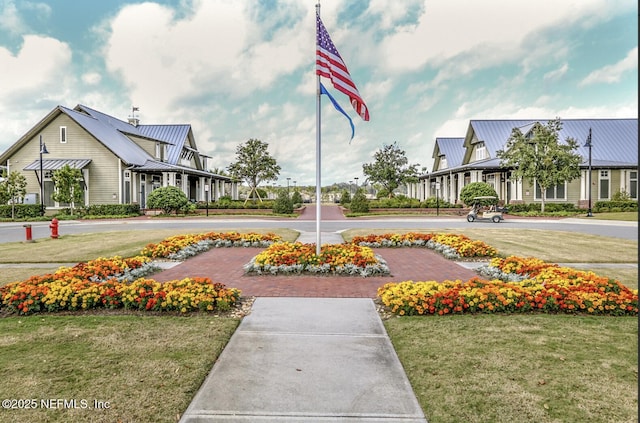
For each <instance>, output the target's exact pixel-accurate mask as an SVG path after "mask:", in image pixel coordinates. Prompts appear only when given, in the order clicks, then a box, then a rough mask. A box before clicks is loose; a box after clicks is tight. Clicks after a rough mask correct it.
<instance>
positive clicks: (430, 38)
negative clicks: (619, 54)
mask: <svg viewBox="0 0 640 423" xmlns="http://www.w3.org/2000/svg"><path fill="white" fill-rule="evenodd" d="M632 7H634V6H633V2H631V1H628V0H620V1H617V2H615V4H611V2H607V1H606V0H588V1H587V0H585V1H580V2H571V1H556V0H544V1H534V2H521V1H509V0H487V1H482V2H477V1H469V2H465V3H464V5H460V4H459V3H458V2H452V1H448V0H433V1H428V2H427V1H425V7H424V11H423V14H422V16H421V17H420V19H419V23H418V25H417V26H415V27H400V28H398V29H397V30H396V31H395V32H394V33H392V34H391V35H389V36H388V37H387V38H386V39H384V40H383V42H382V43H381V46H380V49H379V52H380V56H381V57H384V58H385V59H386V60H384V61H383V60H380V62H381V63H384V64H386V66H387V72H397V71H400V72H403V71H413V70H417V69H420V68H422V67H423V66H430V67H436V66H440V65H442V64H443V63H444V62H446V61H448V60H450V59H453V58H456V57H458V56H462V55H464V59H466V58H467V56H468V54H469V53H471V52H474V51H478V50H480V51H482V52H483V54H482V56H484V58H483V57H480V58H479V59H480V60H476V61H475V63H473V64H470V65H467V66H468V67H469V68H471V69H478V68H484V67H486V66H488V65H494V64H498V63H503V62H511V61H512V60H513V59H514V52H516V54H515V58H516V59H517V57H524V56H526V48H525V47H526V43H525V42H526V41H527V40H528V39H535V38H536V37H537V34H539V33H541V32H542V31H545V30H548V29H550V28H553V27H558V28H562V27H567V26H569V25H571V24H573V23H575V22H581V23H582V24H583V25H584V24H585V22H587V21H589V22H591V23H594V22H597V21H604V20H606V19H610V17H611V16H610V15H611V14H612V13H620V12H621V11H624V10H628V9H629V8H632ZM587 18H588V19H587ZM459 62H461V63H459V64H463V65H464V63H462V62H463V60H460V61H459ZM485 62H486V63H485ZM467 72H468V71H467Z"/></svg>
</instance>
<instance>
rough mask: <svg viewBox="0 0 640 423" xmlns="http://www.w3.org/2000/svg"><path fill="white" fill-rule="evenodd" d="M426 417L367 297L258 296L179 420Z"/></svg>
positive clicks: (369, 422)
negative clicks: (250, 310) (249, 312)
mask: <svg viewBox="0 0 640 423" xmlns="http://www.w3.org/2000/svg"><path fill="white" fill-rule="evenodd" d="M249 421H251V422H358V423H373V422H379V423H381V422H386V423H390V422H405V423H426V419H425V417H424V414H423V412H422V409H421V408H420V406H419V404H418V402H417V400H416V397H415V395H414V393H413V390H412V389H411V386H410V384H409V381H408V380H407V377H406V375H405V373H404V370H403V368H402V366H401V364H400V361H399V360H398V357H397V355H396V353H395V350H394V349H393V346H392V344H391V341H390V340H389V337H388V336H387V333H386V331H385V329H384V326H383V325H382V321H381V320H380V317H379V316H378V313H377V312H376V309H375V305H374V304H373V301H372V300H371V299H367V298H280V297H276V298H257V299H256V300H255V302H254V305H253V309H252V312H251V314H250V315H249V316H247V317H245V318H244V320H243V321H242V323H241V324H240V326H239V327H238V329H237V330H236V332H235V333H234V334H233V336H232V337H231V340H230V341H229V343H228V344H227V346H226V348H225V349H224V351H223V352H222V354H221V355H220V357H219V358H218V361H217V362H216V363H215V365H214V366H213V370H212V371H211V373H210V374H209V375H208V376H207V378H206V380H205V382H204V383H203V385H202V386H201V388H200V390H199V391H198V393H197V394H196V396H195V397H194V399H193V401H192V402H191V404H190V405H189V407H188V409H187V410H186V411H185V413H184V415H183V416H182V419H181V420H180V422H182V423H205V422H227V423H235V422H249Z"/></svg>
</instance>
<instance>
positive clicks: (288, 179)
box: [287, 178, 291, 197]
mask: <svg viewBox="0 0 640 423" xmlns="http://www.w3.org/2000/svg"><path fill="white" fill-rule="evenodd" d="M290 180H291V178H287V197H288V196H289V181H290Z"/></svg>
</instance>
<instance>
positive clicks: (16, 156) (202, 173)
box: [0, 104, 238, 209]
mask: <svg viewBox="0 0 640 423" xmlns="http://www.w3.org/2000/svg"><path fill="white" fill-rule="evenodd" d="M136 110H137V109H136V108H134V110H133V113H132V115H131V116H130V117H129V118H128V121H127V122H125V121H123V120H120V119H117V118H115V117H113V116H109V115H107V114H105V113H102V112H99V111H97V110H94V109H91V108H89V107H87V106H84V105H81V104H79V105H77V106H76V107H75V108H73V109H69V108H67V107H64V106H57V107H56V108H54V109H53V110H52V111H51V112H49V114H47V115H46V116H45V117H44V118H43V119H42V120H41V121H40V122H38V123H36V125H35V126H33V127H32V128H31V129H30V130H29V131H28V132H27V133H26V134H24V135H23V136H22V137H21V138H20V139H19V140H18V141H16V142H15V143H14V144H13V145H12V146H11V147H9V149H7V150H6V151H5V152H3V153H2V154H1V155H0V165H2V166H5V167H6V168H7V171H8V172H12V171H18V172H20V173H22V174H23V175H24V176H25V177H26V179H27V192H28V195H27V198H29V199H34V198H35V199H36V202H38V203H39V195H40V192H43V194H44V195H43V197H42V200H43V203H44V205H45V206H47V207H48V208H54V209H55V208H60V207H65V206H67V205H66V204H59V203H56V202H54V201H53V200H52V198H51V195H52V194H53V192H54V190H55V186H54V184H53V181H52V179H51V176H52V174H53V172H54V171H55V170H57V169H60V168H61V167H63V166H65V165H69V166H70V167H72V168H76V169H80V170H81V172H82V176H83V185H84V190H85V192H84V194H85V195H84V204H85V205H90V204H132V203H137V204H139V205H140V207H141V208H142V209H144V208H146V200H147V196H148V195H149V193H150V192H151V191H153V190H154V189H156V188H159V187H162V186H176V187H178V188H180V189H181V190H182V191H183V192H184V193H185V194H186V195H187V197H188V198H189V199H191V200H193V201H207V200H209V201H215V200H217V199H218V198H220V197H222V196H224V195H229V196H231V197H232V198H234V199H236V198H237V196H238V186H237V183H235V182H233V181H232V180H231V178H229V177H227V176H223V175H217V174H214V173H213V172H210V171H209V170H207V168H208V166H209V163H208V159H210V158H211V157H210V156H207V155H205V154H202V153H200V152H199V151H198V148H197V146H196V142H195V137H194V135H193V130H192V128H191V125H189V124H180V125H141V124H140V121H139V119H138V118H137V117H136V115H135V111H136ZM43 145H44V148H42V149H41V146H43ZM41 151H42V153H43V154H41ZM41 182H42V183H43V185H42V186H41ZM41 188H42V189H41ZM32 201H33V200H32Z"/></svg>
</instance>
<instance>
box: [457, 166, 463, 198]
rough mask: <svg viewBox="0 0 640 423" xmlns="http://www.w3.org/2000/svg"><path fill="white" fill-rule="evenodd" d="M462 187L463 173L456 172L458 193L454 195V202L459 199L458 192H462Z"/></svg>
mask: <svg viewBox="0 0 640 423" xmlns="http://www.w3.org/2000/svg"><path fill="white" fill-rule="evenodd" d="M462 188H464V173H459V174H458V195H457V196H456V197H457V198H456V203H457V202H458V201H460V192H462Z"/></svg>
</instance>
